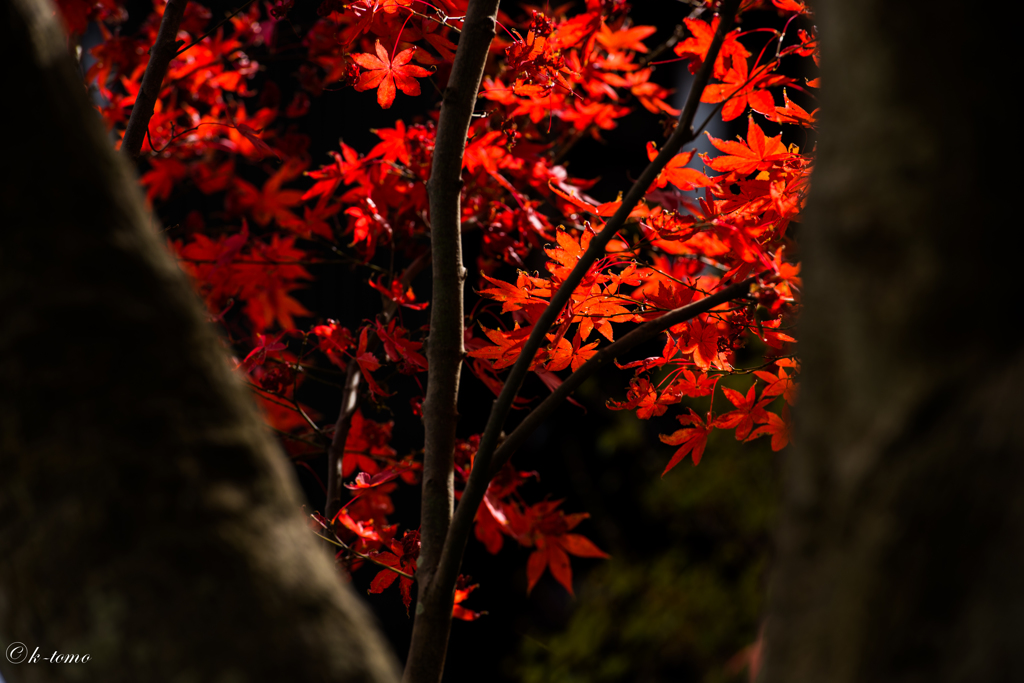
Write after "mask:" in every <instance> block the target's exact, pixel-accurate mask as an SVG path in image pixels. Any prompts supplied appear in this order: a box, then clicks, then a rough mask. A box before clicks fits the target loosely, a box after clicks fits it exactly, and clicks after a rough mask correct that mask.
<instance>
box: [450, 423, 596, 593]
mask: <svg viewBox="0 0 1024 683" xmlns="http://www.w3.org/2000/svg"><path fill="white" fill-rule="evenodd" d="M479 443H480V436H479V435H475V436H472V437H470V438H469V439H466V440H461V439H460V440H459V441H458V444H457V446H456V448H455V476H456V496H459V495H461V488H462V487H464V486H465V484H466V482H467V481H468V480H469V475H470V472H471V471H472V468H473V457H474V456H475V455H476V451H477V447H478V446H479ZM535 476H536V473H535V472H519V471H516V470H515V469H514V468H513V467H512V466H511V465H510V464H507V463H506V465H505V466H504V467H503V468H502V470H501V472H499V474H498V476H497V477H495V478H494V480H493V481H491V484H490V486H488V488H487V493H486V494H485V495H484V500H483V502H482V503H481V504H480V507H479V509H478V510H477V513H476V526H475V527H474V534H475V536H476V538H477V540H478V541H480V542H481V543H483V544H484V547H485V548H487V551H488V552H489V553H491V554H492V555H496V554H497V553H498V552H499V551H500V550H501V548H502V545H503V544H504V539H505V537H506V536H507V537H509V538H511V539H513V540H514V541H516V542H517V543H518V544H519V545H521V546H523V547H527V548H533V549H534V550H533V551H532V552H531V553H530V557H529V559H528V560H527V564H526V580H527V585H526V591H527V592H530V591H531V590H533V587H534V586H535V585H536V584H537V581H538V580H539V579H540V577H541V575H542V574H543V573H544V570H545V569H548V570H550V571H551V575H552V576H553V577H554V578H555V580H556V581H558V582H559V583H560V584H562V585H563V586H564V587H565V589H566V590H567V591H569V593H572V592H573V591H572V569H571V567H570V566H569V555H576V556H577V557H594V558H604V557H608V554H607V553H605V552H603V551H602V550H600V549H599V548H598V547H597V546H596V545H594V544H593V543H592V542H591V541H590V540H589V539H587V538H586V537H585V536H581V535H580V534H573V533H569V532H570V531H571V530H572V529H573V528H575V527H576V526H577V525H578V524H579V523H580V522H582V521H583V520H584V519H586V518H587V517H589V515H588V514H587V513H585V512H578V513H575V514H570V515H567V514H565V513H564V512H563V511H562V510H560V509H559V506H560V505H561V502H562V501H552V500H543V501H540V502H538V503H533V504H528V503H527V502H526V501H525V499H524V498H523V496H522V493H521V491H520V487H521V486H522V484H524V483H525V482H526V481H528V480H530V479H531V478H534V477H535Z"/></svg>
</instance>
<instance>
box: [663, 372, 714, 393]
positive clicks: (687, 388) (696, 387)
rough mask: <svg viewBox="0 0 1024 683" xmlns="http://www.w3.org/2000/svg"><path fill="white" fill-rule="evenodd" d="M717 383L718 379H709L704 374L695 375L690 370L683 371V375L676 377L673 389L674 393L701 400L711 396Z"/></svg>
mask: <svg viewBox="0 0 1024 683" xmlns="http://www.w3.org/2000/svg"><path fill="white" fill-rule="evenodd" d="M680 377H681V378H680ZM716 382H717V380H716V379H714V378H713V377H708V376H707V375H706V374H704V373H701V374H700V375H694V373H693V372H691V371H690V370H683V372H682V374H681V375H680V376H677V377H676V379H675V381H674V382H673V383H672V387H671V388H672V391H673V392H678V393H680V394H682V395H683V396H692V397H694V398H699V397H701V396H707V395H708V394H710V393H711V392H712V391H713V390H714V388H715V383H716Z"/></svg>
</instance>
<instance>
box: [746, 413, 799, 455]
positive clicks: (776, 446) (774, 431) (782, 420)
mask: <svg viewBox="0 0 1024 683" xmlns="http://www.w3.org/2000/svg"><path fill="white" fill-rule="evenodd" d="M789 433H790V425H789V406H783V407H782V415H777V414H775V413H771V412H769V413H767V424H765V425H762V426H760V427H758V428H757V429H755V430H754V432H753V433H752V434H751V435H750V436H749V437H748V438H747V441H751V440H753V439H756V438H757V437H759V436H765V435H767V434H770V435H771V437H772V450H773V451H781V450H782V449H783V448H785V447H786V444H788V443H789Z"/></svg>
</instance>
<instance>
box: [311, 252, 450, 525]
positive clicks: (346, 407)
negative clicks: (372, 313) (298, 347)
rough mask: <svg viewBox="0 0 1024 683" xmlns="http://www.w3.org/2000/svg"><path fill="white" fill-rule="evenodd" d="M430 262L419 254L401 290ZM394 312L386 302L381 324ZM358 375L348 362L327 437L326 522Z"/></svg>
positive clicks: (336, 496) (370, 340) (371, 340)
mask: <svg viewBox="0 0 1024 683" xmlns="http://www.w3.org/2000/svg"><path fill="white" fill-rule="evenodd" d="M429 262H430V249H427V250H426V251H425V252H423V253H422V254H420V255H419V256H418V257H416V259H414V260H413V262H412V263H410V264H409V266H408V267H407V268H406V269H405V271H404V272H403V273H402V277H401V278H399V281H400V282H401V283H402V288H403V289H405V288H408V287H409V286H410V285H411V284H412V281H413V280H415V279H416V276H417V275H419V274H420V273H421V272H423V269H424V268H425V267H426V265H427V263H429ZM397 311H398V304H396V303H395V302H394V301H391V300H390V299H389V300H387V302H386V303H385V304H384V313H383V316H382V317H383V318H384V322H385V323H387V322H390V321H391V318H393V317H394V315H395V313H396V312H397ZM379 341H380V340H379V339H378V337H377V333H376V331H374V330H370V334H368V335H367V340H366V348H367V349H368V350H370V351H372V350H373V349H374V348H376V346H377V343H378V342H379ZM361 379H362V374H361V373H360V371H359V365H358V364H357V363H355V362H354V361H350V362H349V364H348V367H347V368H346V370H345V383H344V387H343V389H342V395H341V409H340V410H339V411H338V419H337V420H336V421H335V423H334V435H333V437H332V438H331V443H330V446H328V448H327V505H326V506H325V511H326V515H327V519H329V520H330V519H334V516H335V515H336V514H338V510H340V509H341V490H342V486H341V465H342V458H343V456H344V450H345V441H346V440H347V439H348V430H349V426H350V425H351V424H352V416H353V415H354V414H355V412H356V409H357V408H358V407H359V383H360V381H361Z"/></svg>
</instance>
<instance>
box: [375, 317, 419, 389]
mask: <svg viewBox="0 0 1024 683" xmlns="http://www.w3.org/2000/svg"><path fill="white" fill-rule="evenodd" d="M375 324H376V326H377V336H378V337H380V340H381V341H382V342H384V352H385V353H387V355H388V358H389V359H390V360H392V361H394V362H396V363H398V364H399V368H398V371H399V372H401V373H402V374H405V375H414V374H416V373H417V372H424V371H425V370H426V369H427V359H426V358H424V357H423V355H422V354H421V353H420V352H419V350H420V349H421V348H423V342H417V341H412V340H411V339H407V338H406V337H407V335H408V334H409V330H407V329H405V328H404V327H401V326H400V325H398V321H397V320H396V319H394V318H392V319H391V322H389V323H388V326H387V327H386V328H385V327H384V326H383V325H381V324H380V322H379V321H377V322H375Z"/></svg>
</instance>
